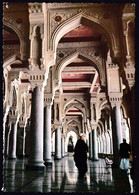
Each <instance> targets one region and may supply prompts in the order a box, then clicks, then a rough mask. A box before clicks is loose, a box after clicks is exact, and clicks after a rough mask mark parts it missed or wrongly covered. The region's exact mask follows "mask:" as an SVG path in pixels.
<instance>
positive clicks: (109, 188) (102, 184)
mask: <svg viewBox="0 0 139 195" xmlns="http://www.w3.org/2000/svg"><path fill="white" fill-rule="evenodd" d="M26 164H27V159H15V160H5V162H4V167H3V168H4V170H3V189H2V190H3V191H5V192H44V193H46V192H61V193H66V192H69V193H70V192H75V193H77V192H83V193H87V192H90V193H97V192H102V193H103V192H105V193H123V192H129V193H133V192H134V186H135V182H134V178H133V177H132V175H131V174H130V173H129V174H128V175H122V174H121V173H120V170H119V168H112V167H108V166H106V164H105V160H104V159H99V161H92V160H87V164H88V172H87V174H86V175H85V177H84V178H83V179H82V180H81V179H78V170H77V168H76V166H75V163H74V159H73V156H72V155H70V156H66V157H65V158H62V159H61V160H54V159H52V167H46V169H45V170H44V171H33V170H26Z"/></svg>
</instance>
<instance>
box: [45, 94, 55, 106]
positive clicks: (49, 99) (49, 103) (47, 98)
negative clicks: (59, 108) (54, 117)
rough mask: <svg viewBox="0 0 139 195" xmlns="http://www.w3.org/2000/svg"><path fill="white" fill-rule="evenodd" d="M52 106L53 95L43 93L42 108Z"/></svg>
mask: <svg viewBox="0 0 139 195" xmlns="http://www.w3.org/2000/svg"><path fill="white" fill-rule="evenodd" d="M52 104H53V95H52V94H51V93H50V94H47V93H45V92H44V107H45V106H52Z"/></svg>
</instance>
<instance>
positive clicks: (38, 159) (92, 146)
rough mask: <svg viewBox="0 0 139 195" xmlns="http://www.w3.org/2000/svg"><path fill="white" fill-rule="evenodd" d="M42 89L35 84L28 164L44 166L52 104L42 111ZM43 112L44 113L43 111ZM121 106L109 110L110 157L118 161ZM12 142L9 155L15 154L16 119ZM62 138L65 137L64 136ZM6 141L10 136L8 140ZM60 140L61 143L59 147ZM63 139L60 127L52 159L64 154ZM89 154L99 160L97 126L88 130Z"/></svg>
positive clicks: (48, 149)
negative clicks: (110, 132) (111, 155)
mask: <svg viewBox="0 0 139 195" xmlns="http://www.w3.org/2000/svg"><path fill="white" fill-rule="evenodd" d="M43 94H44V93H43V89H42V88H40V87H35V89H34V91H33V93H32V109H31V129H30V153H29V160H28V165H27V168H32V167H39V168H42V167H44V161H45V163H46V164H51V163H52V159H51V105H49V106H46V107H45V109H44V112H43V108H44V105H43ZM43 113H44V115H43ZM120 117H121V114H120V106H118V105H117V106H115V107H114V108H113V110H112V134H113V136H112V137H113V157H114V158H113V161H114V164H119V147H120V143H121V142H122V129H121V118H120ZM10 134H11V135H12V136H10V137H11V141H10V143H11V146H10V151H9V157H11V158H16V143H17V140H16V139H17V122H14V123H12V124H11V130H10ZM63 139H64V138H63ZM7 142H9V140H7ZM61 144H62V147H61ZM63 148H64V141H63V140H62V143H61V129H60V127H59V128H57V129H56V135H55V159H61V157H62V156H64V149H63ZM89 158H90V159H92V160H98V144H97V135H96V128H94V129H93V130H92V131H91V132H90V133H89Z"/></svg>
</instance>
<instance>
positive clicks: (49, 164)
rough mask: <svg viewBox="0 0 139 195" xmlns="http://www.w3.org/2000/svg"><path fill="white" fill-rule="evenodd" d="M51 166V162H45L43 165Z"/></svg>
mask: <svg viewBox="0 0 139 195" xmlns="http://www.w3.org/2000/svg"><path fill="white" fill-rule="evenodd" d="M52 164H53V163H52V162H45V163H44V165H45V166H46V167H52Z"/></svg>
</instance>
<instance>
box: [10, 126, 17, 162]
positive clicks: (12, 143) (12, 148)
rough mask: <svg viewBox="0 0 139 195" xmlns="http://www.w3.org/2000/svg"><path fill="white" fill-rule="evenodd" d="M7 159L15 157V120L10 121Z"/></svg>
mask: <svg viewBox="0 0 139 195" xmlns="http://www.w3.org/2000/svg"><path fill="white" fill-rule="evenodd" d="M9 141H10V143H9V146H10V148H9V155H8V157H9V159H15V158H16V144H17V122H12V123H11V132H10V139H9Z"/></svg>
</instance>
